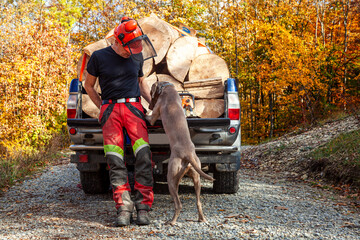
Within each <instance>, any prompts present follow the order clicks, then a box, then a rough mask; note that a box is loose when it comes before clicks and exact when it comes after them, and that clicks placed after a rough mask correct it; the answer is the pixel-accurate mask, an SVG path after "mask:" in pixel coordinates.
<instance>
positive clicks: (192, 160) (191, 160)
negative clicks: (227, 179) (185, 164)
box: [188, 156, 215, 182]
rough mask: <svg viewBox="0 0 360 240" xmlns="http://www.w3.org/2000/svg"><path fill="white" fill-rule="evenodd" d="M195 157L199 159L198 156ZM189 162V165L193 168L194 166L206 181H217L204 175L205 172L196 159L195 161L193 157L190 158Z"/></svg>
mask: <svg viewBox="0 0 360 240" xmlns="http://www.w3.org/2000/svg"><path fill="white" fill-rule="evenodd" d="M195 157H196V158H197V156H195ZM188 161H189V163H190V164H191V166H193V167H194V169H195V170H196V171H197V172H198V173H199V174H200V176H202V177H203V178H205V179H207V180H210V181H212V182H213V181H214V180H215V179H214V178H212V177H211V176H210V175H208V174H206V173H204V172H203V171H202V170H201V168H200V166H199V165H198V163H197V162H196V161H195V159H194V157H193V156H191V157H189V158H188Z"/></svg>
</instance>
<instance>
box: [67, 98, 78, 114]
mask: <svg viewBox="0 0 360 240" xmlns="http://www.w3.org/2000/svg"><path fill="white" fill-rule="evenodd" d="M76 104H77V95H75V94H70V96H69V99H68V101H67V118H75V117H76Z"/></svg>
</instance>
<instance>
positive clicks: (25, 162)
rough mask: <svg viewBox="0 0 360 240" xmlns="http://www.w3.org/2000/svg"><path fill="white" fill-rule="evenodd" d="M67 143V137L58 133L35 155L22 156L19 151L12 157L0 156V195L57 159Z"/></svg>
mask: <svg viewBox="0 0 360 240" xmlns="http://www.w3.org/2000/svg"><path fill="white" fill-rule="evenodd" d="M68 143H69V139H68V136H67V135H64V134H62V133H59V134H55V135H53V137H52V139H51V140H50V141H49V144H47V145H46V146H45V147H43V148H42V149H39V150H38V151H37V152H35V153H32V154H24V153H23V152H22V151H21V150H19V151H18V152H17V153H16V154H14V155H12V156H9V155H6V154H3V156H0V194H1V192H4V191H6V190H7V189H8V188H10V187H11V186H12V185H14V184H15V183H16V182H18V181H21V180H23V179H24V178H26V177H27V176H29V175H31V174H33V173H35V172H37V171H40V170H42V169H43V168H44V167H45V166H46V165H47V164H49V163H51V162H52V161H53V160H55V159H57V158H59V155H60V153H59V150H61V149H64V148H65V147H67V146H68Z"/></svg>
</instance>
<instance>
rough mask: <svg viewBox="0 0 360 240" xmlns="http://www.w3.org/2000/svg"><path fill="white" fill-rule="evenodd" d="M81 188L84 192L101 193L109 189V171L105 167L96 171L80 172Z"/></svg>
mask: <svg viewBox="0 0 360 240" xmlns="http://www.w3.org/2000/svg"><path fill="white" fill-rule="evenodd" d="M80 180H81V185H82V189H83V191H84V192H85V193H86V194H101V193H106V192H108V191H109V186H110V179H109V173H108V171H107V170H106V169H105V168H100V170H99V171H97V172H80Z"/></svg>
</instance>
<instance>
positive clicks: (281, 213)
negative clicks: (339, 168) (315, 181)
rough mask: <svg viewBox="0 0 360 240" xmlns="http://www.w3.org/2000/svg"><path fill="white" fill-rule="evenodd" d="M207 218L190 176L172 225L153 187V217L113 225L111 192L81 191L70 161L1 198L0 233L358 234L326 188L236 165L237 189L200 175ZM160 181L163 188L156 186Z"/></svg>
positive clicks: (352, 215) (169, 208) (357, 222)
mask: <svg viewBox="0 0 360 240" xmlns="http://www.w3.org/2000/svg"><path fill="white" fill-rule="evenodd" d="M202 185H203V188H202V199H201V201H202V204H203V210H204V213H205V216H206V217H207V220H208V223H198V222H196V221H194V220H196V219H197V212H196V206H195V195H194V193H193V187H192V184H191V182H190V180H189V179H184V180H183V182H182V185H181V186H180V198H181V201H182V203H183V211H182V213H181V215H180V218H179V220H178V224H177V225H176V226H168V225H164V223H165V221H166V220H168V219H169V218H170V217H171V216H172V213H173V204H172V202H171V200H170V195H169V194H167V193H161V192H159V191H156V192H155V201H154V205H153V209H152V211H151V213H150V214H151V216H152V219H153V224H151V225H149V226H141V227H140V226H137V225H135V224H132V225H130V226H128V227H124V228H115V227H113V220H114V217H115V211H114V203H113V200H112V199H111V194H110V193H109V194H103V195H93V196H90V195H85V194H84V193H83V192H82V190H81V189H80V185H79V173H78V171H77V170H76V167H75V165H74V164H70V163H68V162H66V161H65V163H64V164H61V165H57V166H52V167H49V168H47V169H46V170H44V171H43V172H41V173H39V174H37V175H36V176H35V177H32V178H31V179H28V180H25V181H23V182H22V183H18V184H17V185H15V186H14V187H12V188H11V189H10V190H9V191H7V192H6V193H5V194H4V195H3V196H1V197H0V219H1V220H0V223H1V226H0V239H144V238H147V239H351V240H354V239H360V214H359V211H358V209H354V208H351V207H350V206H349V205H347V204H346V199H341V198H339V197H337V196H336V195H334V194H332V193H331V192H328V191H324V190H322V189H318V188H312V187H310V186H308V185H306V184H304V183H302V182H297V183H296V182H290V181H287V180H286V179H282V178H279V177H278V176H275V175H272V176H269V175H268V176H264V175H263V174H261V173H256V172H254V171H253V170H250V169H247V170H246V169H245V170H241V180H240V190H239V192H238V193H237V194H232V195H227V194H213V193H212V191H211V183H208V182H206V181H205V180H202ZM161 187H162V188H165V189H166V188H167V186H166V185H162V186H161Z"/></svg>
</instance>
